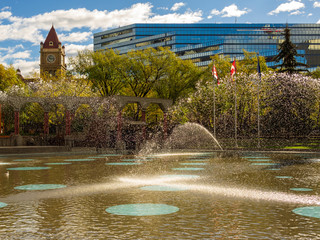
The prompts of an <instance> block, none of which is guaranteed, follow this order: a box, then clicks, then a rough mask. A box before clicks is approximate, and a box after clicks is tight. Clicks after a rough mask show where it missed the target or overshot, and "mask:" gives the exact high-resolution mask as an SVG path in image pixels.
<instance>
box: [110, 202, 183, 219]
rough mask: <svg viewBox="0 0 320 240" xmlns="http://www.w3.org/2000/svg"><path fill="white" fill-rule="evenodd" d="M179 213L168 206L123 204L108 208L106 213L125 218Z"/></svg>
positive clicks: (176, 209) (176, 208)
mask: <svg viewBox="0 0 320 240" xmlns="http://www.w3.org/2000/svg"><path fill="white" fill-rule="evenodd" d="M177 211H179V208H178V207H175V206H170V205H167V204H151V203H142V204H125V205H118V206H113V207H109V208H107V209H106V212H108V213H112V214H116V215H127V216H152V215H163V214H170V213H175V212H177Z"/></svg>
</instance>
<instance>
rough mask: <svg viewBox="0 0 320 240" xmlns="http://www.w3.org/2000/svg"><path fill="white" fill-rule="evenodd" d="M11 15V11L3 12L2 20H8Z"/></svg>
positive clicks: (0, 14)
mask: <svg viewBox="0 0 320 240" xmlns="http://www.w3.org/2000/svg"><path fill="white" fill-rule="evenodd" d="M11 15H12V13H11V12H9V11H2V12H0V19H8V18H9V17H11Z"/></svg>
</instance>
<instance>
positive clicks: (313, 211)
mask: <svg viewBox="0 0 320 240" xmlns="http://www.w3.org/2000/svg"><path fill="white" fill-rule="evenodd" d="M292 212H294V213H295V214H298V215H301V216H305V217H314V218H320V207H319V206H310V207H300V208H295V209H293V210H292Z"/></svg>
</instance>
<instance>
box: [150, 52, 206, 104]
mask: <svg viewBox="0 0 320 240" xmlns="http://www.w3.org/2000/svg"><path fill="white" fill-rule="evenodd" d="M168 61H169V63H170V64H168V65H167V70H166V75H164V76H163V77H162V78H160V79H159V80H158V81H157V82H156V83H155V85H154V91H155V92H156V96H157V97H160V98H165V99H171V100H172V101H173V103H175V102H176V101H177V100H178V99H179V98H182V97H186V96H187V95H188V94H189V93H192V92H194V91H195V86H196V83H197V82H198V81H199V79H201V77H202V75H203V70H201V69H200V68H198V67H197V66H195V65H194V64H193V63H192V62H191V61H188V60H181V59H180V58H178V57H176V56H175V55H173V54H170V57H169V58H168Z"/></svg>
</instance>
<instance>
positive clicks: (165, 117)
mask: <svg viewBox="0 0 320 240" xmlns="http://www.w3.org/2000/svg"><path fill="white" fill-rule="evenodd" d="M167 137H168V123H167V112H163V139H164V140H166V139H167Z"/></svg>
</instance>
